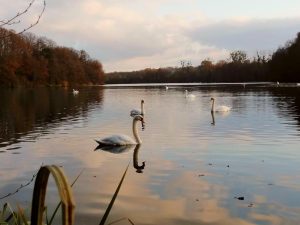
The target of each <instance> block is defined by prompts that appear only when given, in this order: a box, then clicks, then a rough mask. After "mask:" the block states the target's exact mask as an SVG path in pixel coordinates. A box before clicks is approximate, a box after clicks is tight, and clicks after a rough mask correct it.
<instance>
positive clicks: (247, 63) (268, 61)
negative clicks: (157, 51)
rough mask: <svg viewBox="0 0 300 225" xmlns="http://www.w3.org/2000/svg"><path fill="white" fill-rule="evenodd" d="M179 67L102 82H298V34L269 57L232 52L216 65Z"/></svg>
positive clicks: (110, 75)
mask: <svg viewBox="0 0 300 225" xmlns="http://www.w3.org/2000/svg"><path fill="white" fill-rule="evenodd" d="M180 64H181V66H180V67H169V68H159V69H151V68H147V69H144V70H140V71H133V72H112V73H107V74H106V76H105V78H106V79H105V83H111V84H121V83H161V82H168V83H172V82H208V83H210V82H275V81H279V82H299V81H300V33H298V35H297V37H296V39H295V40H293V41H289V42H287V43H286V44H285V46H284V47H279V48H278V49H277V50H276V51H275V52H274V53H273V54H271V55H261V54H259V53H257V55H256V56H255V57H253V58H252V59H250V58H249V57H248V56H247V53H246V52H244V51H233V52H231V53H230V56H229V59H228V60H220V61H218V62H216V63H213V60H211V59H205V60H203V61H202V62H201V63H200V65H199V66H192V65H191V63H190V62H189V61H181V62H180Z"/></svg>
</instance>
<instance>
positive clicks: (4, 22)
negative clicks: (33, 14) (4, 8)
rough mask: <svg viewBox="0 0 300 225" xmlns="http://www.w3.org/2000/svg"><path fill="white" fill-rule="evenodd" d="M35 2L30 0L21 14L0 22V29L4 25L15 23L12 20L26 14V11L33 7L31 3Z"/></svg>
mask: <svg viewBox="0 0 300 225" xmlns="http://www.w3.org/2000/svg"><path fill="white" fill-rule="evenodd" d="M34 2H35V0H32V1H31V2H30V3H29V5H28V6H27V8H26V9H25V10H23V11H22V12H18V13H17V14H16V15H15V16H14V17H12V18H10V19H9V20H7V21H5V20H2V21H0V22H1V23H2V24H0V27H3V26H5V25H11V24H15V23H16V22H14V20H15V19H16V18H18V17H20V16H22V15H23V14H25V13H27V11H28V10H29V9H30V7H31V6H32V5H33V3H34Z"/></svg>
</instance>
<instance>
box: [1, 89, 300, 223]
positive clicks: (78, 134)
mask: <svg viewBox="0 0 300 225" xmlns="http://www.w3.org/2000/svg"><path fill="white" fill-rule="evenodd" d="M185 89H188V90H189V91H190V93H192V94H194V95H196V98H195V99H194V100H189V99H186V98H185V96H184V90H185ZM211 97H214V98H215V99H216V105H218V104H225V105H228V106H231V107H232V111H230V112H229V113H225V114H224V113H223V114H221V113H215V114H214V115H211V112H210V107H211V102H210V98H211ZM141 99H144V100H145V109H146V115H145V121H146V129H145V130H144V131H142V130H141V129H140V127H139V134H140V136H141V138H142V140H143V144H142V145H141V146H140V148H139V149H134V148H131V149H127V151H124V152H121V153H119V154H117V153H111V152H109V151H103V150H96V151H94V149H95V148H96V147H97V145H96V142H95V141H94V139H100V138H101V137H105V136H108V135H111V134H119V133H120V134H128V135H130V136H132V131H131V126H132V118H131V117H129V112H130V110H131V109H132V108H139V107H140V100H141ZM0 103H1V107H0V179H1V182H0V204H1V205H3V204H4V202H10V203H11V204H12V205H16V204H20V205H21V206H23V207H24V208H26V209H29V208H30V202H31V197H32V189H33V182H30V181H31V179H32V177H33V175H34V174H35V173H36V172H37V170H38V168H39V167H40V166H41V165H42V164H44V165H46V164H56V165H60V166H63V168H64V170H65V172H66V174H67V176H68V178H69V181H70V182H72V181H73V180H74V179H75V178H76V176H77V175H78V174H79V173H80V172H81V171H82V170H83V173H82V175H81V176H80V178H79V180H78V181H77V182H76V184H75V185H74V187H73V192H74V196H75V201H76V218H75V220H76V224H78V225H84V224H86V225H91V224H99V221H100V219H101V217H102V215H103V213H104V211H105V209H106V207H107V205H108V202H109V200H110V199H111V197H112V195H113V193H114V191H115V189H116V187H117V185H118V182H119V181H120V179H121V176H122V174H123V172H124V170H125V168H126V166H127V165H128V163H129V164H130V167H129V170H128V173H127V175H126V178H125V181H124V183H123V186H122V188H121V190H120V193H119V196H118V198H117V200H116V202H115V204H114V206H113V209H112V211H111V214H110V216H109V218H108V220H109V221H114V220H117V219H120V218H124V217H126V218H129V219H130V220H132V221H133V222H134V224H147V225H150V224H201V225H202V224H213V225H227V224H228V225H231V224H241V225H248V224H249V225H250V224H261V225H265V224H272V225H273V224H274V225H278V224H284V225H286V224H288V225H289V224H299V223H300V148H299V144H300V87H297V86H296V85H286V86H284V87H283V86H281V87H275V86H272V85H269V84H264V85H254V84H252V85H246V87H245V88H244V87H243V86H242V85H229V84H227V85H225V84H224V85H212V86H205V85H196V86H186V87H183V86H172V87H170V88H169V89H168V90H166V89H165V88H164V86H162V87H161V86H156V87H143V86H141V87H138V86H137V87H104V88H100V87H94V88H85V89H80V93H79V94H78V95H76V96H74V95H73V94H72V91H71V90H67V89H59V88H52V89H47V88H40V89H35V90H33V89H14V90H0ZM213 117H214V118H213ZM213 121H214V123H213ZM144 161H145V167H144V169H142V167H141V166H142V163H143V162H144ZM26 184H28V185H27V186H25V185H26ZM21 185H23V186H25V187H23V188H20V186H21ZM49 185H50V186H49V188H48V192H47V195H48V198H47V201H48V205H49V207H50V208H51V207H54V206H56V202H57V201H58V200H57V198H56V197H55V196H56V188H55V186H54V182H53V181H51V182H50V184H49ZM18 189H19V191H18V192H16V193H15V194H12V195H10V196H8V197H5V196H6V195H7V194H9V193H13V192H14V191H16V190H18ZM238 197H244V200H239V199H237V198H238ZM119 224H129V223H128V221H125V220H124V221H122V222H120V223H119Z"/></svg>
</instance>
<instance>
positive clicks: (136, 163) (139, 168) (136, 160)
mask: <svg viewBox="0 0 300 225" xmlns="http://www.w3.org/2000/svg"><path fill="white" fill-rule="evenodd" d="M133 147H134V150H133V167H134V168H135V169H136V172H137V173H143V170H144V169H145V166H146V162H145V161H143V162H142V163H141V165H140V164H139V156H138V155H139V149H140V147H141V145H140V144H138V145H135V146H134V145H122V146H101V145H98V147H97V148H95V151H96V150H103V151H106V152H110V153H113V154H120V153H124V152H128V151H131V150H132V149H133Z"/></svg>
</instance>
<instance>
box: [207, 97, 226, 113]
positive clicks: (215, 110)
mask: <svg viewBox="0 0 300 225" xmlns="http://www.w3.org/2000/svg"><path fill="white" fill-rule="evenodd" d="M210 100H211V101H212V104H211V111H212V112H228V111H230V109H231V107H228V106H226V105H219V106H217V107H216V108H215V99H214V98H211V99H210Z"/></svg>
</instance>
